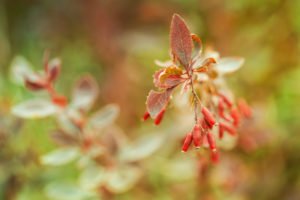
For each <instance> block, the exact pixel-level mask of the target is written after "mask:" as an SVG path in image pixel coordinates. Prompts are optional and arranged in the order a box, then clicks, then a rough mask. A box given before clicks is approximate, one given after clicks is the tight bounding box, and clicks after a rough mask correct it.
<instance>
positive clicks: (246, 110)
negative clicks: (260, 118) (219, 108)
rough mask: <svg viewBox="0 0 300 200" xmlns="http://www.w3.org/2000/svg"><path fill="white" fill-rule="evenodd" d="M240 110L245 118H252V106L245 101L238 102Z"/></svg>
mask: <svg viewBox="0 0 300 200" xmlns="http://www.w3.org/2000/svg"><path fill="white" fill-rule="evenodd" d="M238 108H239V111H240V112H241V114H242V115H243V116H244V117H247V118H250V117H252V110H251V108H250V106H249V105H248V104H247V102H246V100H245V99H239V100H238Z"/></svg>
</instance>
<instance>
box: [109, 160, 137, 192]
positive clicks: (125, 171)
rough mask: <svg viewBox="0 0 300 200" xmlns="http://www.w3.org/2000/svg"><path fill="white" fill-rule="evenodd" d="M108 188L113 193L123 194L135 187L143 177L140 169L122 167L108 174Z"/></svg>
mask: <svg viewBox="0 0 300 200" xmlns="http://www.w3.org/2000/svg"><path fill="white" fill-rule="evenodd" d="M107 173H108V174H107V182H106V188H107V189H108V190H109V191H111V192H113V193H123V192H126V191H128V190H130V189H131V188H133V187H134V186H135V184H136V183H137V182H138V181H139V179H140V178H141V176H142V172H141V170H140V169H139V168H137V167H133V166H129V165H128V166H124V165H123V166H121V167H118V168H115V169H112V170H110V171H108V172H107Z"/></svg>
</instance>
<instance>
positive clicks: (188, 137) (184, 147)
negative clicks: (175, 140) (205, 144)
mask: <svg viewBox="0 0 300 200" xmlns="http://www.w3.org/2000/svg"><path fill="white" fill-rule="evenodd" d="M192 141H193V134H192V132H189V133H188V134H187V135H186V136H185V139H184V142H183V145H182V148H181V150H182V152H187V150H188V149H189V147H190V146H191V144H192Z"/></svg>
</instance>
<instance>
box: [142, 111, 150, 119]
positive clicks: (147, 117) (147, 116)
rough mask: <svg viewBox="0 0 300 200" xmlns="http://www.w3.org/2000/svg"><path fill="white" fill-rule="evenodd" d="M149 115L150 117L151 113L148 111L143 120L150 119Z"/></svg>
mask: <svg viewBox="0 0 300 200" xmlns="http://www.w3.org/2000/svg"><path fill="white" fill-rule="evenodd" d="M149 117H150V113H149V112H148V111H146V112H145V114H144V116H143V120H144V121H146V120H147V119H149Z"/></svg>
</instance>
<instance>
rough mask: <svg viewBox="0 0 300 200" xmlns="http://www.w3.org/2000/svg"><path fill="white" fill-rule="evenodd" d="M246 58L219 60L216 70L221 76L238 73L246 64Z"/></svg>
mask: <svg viewBox="0 0 300 200" xmlns="http://www.w3.org/2000/svg"><path fill="white" fill-rule="evenodd" d="M244 61H245V60H244V58H239V57H225V58H221V59H220V60H218V62H217V64H216V70H217V72H218V73H220V74H229V73H232V72H235V71H237V70H238V69H239V68H241V66H242V65H243V64H244Z"/></svg>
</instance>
